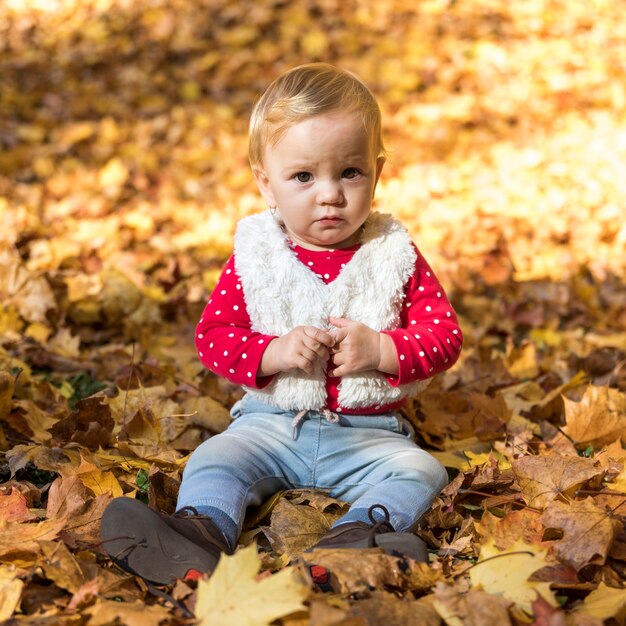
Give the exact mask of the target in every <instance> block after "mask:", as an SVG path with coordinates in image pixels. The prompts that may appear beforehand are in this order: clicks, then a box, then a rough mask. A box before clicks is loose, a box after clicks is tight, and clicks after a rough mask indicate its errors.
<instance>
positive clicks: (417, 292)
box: [384, 250, 463, 386]
mask: <svg viewBox="0 0 626 626" xmlns="http://www.w3.org/2000/svg"><path fill="white" fill-rule="evenodd" d="M384 332H386V333H387V334H388V335H389V336H390V337H391V338H392V340H393V342H394V345H395V346H396V351H397V353H398V367H399V369H398V375H397V376H387V380H388V381H389V383H390V384H391V385H393V386H397V385H404V384H406V383H411V382H413V381H415V380H424V379H426V378H430V377H431V376H434V375H435V374H439V373H440V372H443V371H445V370H447V369H448V368H450V367H452V365H454V363H455V362H456V361H457V359H458V358H459V354H460V353H461V345H462V343H463V335H462V333H461V329H460V328H459V323H458V320H457V317H456V313H455V312H454V309H453V308H452V305H451V304H450V301H449V300H448V297H447V296H446V293H445V291H444V289H443V287H442V286H441V283H440V282H439V281H438V280H437V277H436V276H435V274H434V272H433V271H432V269H431V268H430V266H429V265H428V263H427V262H426V260H425V259H424V258H423V257H422V255H421V254H420V252H419V250H418V251H417V260H416V262H415V273H414V274H413V276H411V278H410V279H409V282H408V284H407V287H406V290H405V300H404V306H403V308H402V311H401V314H400V327H398V328H396V329H395V330H392V331H384Z"/></svg>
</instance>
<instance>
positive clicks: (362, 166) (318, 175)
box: [254, 111, 385, 250]
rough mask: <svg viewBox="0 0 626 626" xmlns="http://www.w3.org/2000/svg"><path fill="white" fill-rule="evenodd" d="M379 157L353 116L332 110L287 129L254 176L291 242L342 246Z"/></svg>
mask: <svg viewBox="0 0 626 626" xmlns="http://www.w3.org/2000/svg"><path fill="white" fill-rule="evenodd" d="M384 161H385V160H384V158H383V157H379V158H378V159H377V158H376V156H375V155H374V154H372V147H371V141H370V138H369V136H368V134H367V132H366V130H365V129H364V128H363V125H362V123H361V121H360V119H359V118H358V116H357V115H355V114H349V113H344V112H342V111H337V112H333V113H328V114H323V115H318V116H315V117H312V118H310V119H307V120H304V121H302V122H299V123H298V124H295V125H294V126H291V127H290V128H289V129H287V131H285V133H284V134H283V135H282V136H281V138H280V139H279V141H278V142H277V143H276V144H275V145H268V146H267V147H266V149H265V157H264V163H263V166H262V167H260V168H256V169H255V170H254V175H255V178H256V180H257V183H258V185H259V189H260V191H261V194H262V195H263V198H264V199H265V201H266V202H267V204H268V205H269V206H271V207H272V206H275V207H277V210H278V212H279V213H280V216H281V217H282V219H283V222H284V224H285V230H286V231H287V234H288V235H289V237H290V239H291V240H292V241H293V242H294V243H295V244H297V245H299V246H302V247H304V248H309V249H311V250H320V249H321V250H324V249H329V248H345V247H347V246H351V245H353V244H355V243H357V242H358V239H359V229H360V227H361V226H362V225H363V222H365V220H366V219H367V216H368V215H369V213H370V210H371V206H372V200H373V197H374V190H375V189H376V183H377V182H378V177H379V176H380V172H381V170H382V167H383V164H384Z"/></svg>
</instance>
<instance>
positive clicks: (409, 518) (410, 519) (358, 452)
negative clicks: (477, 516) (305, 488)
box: [317, 415, 448, 531]
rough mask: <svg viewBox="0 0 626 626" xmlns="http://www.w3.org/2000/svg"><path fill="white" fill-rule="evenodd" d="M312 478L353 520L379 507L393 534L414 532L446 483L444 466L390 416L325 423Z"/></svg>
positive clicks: (396, 419) (409, 431)
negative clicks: (385, 513)
mask: <svg viewBox="0 0 626 626" xmlns="http://www.w3.org/2000/svg"><path fill="white" fill-rule="evenodd" d="M317 478H318V486H319V487H327V488H330V489H331V495H332V496H333V497H336V498H339V499H342V500H345V501H347V502H350V503H352V507H351V509H350V511H351V512H352V513H353V516H352V517H354V513H357V511H358V512H360V513H361V516H362V515H363V513H364V512H365V511H366V510H367V509H368V508H369V507H370V506H372V505H374V504H382V505H384V506H385V507H386V508H387V509H388V510H389V513H390V516H391V524H392V526H393V527H394V528H395V529H396V530H397V531H403V530H410V529H411V528H412V527H414V525H415V524H416V522H417V520H418V519H419V518H420V517H421V516H422V515H423V514H424V513H425V512H426V511H427V510H428V509H429V508H430V506H431V504H432V502H433V500H434V498H435V497H436V495H437V494H438V493H439V492H440V491H441V489H443V487H445V485H446V484H447V482H448V476H447V473H446V471H445V469H444V467H443V466H442V465H441V464H440V463H439V461H437V460H436V459H435V458H434V457H433V456H432V455H430V454H428V452H426V451H425V450H422V449H421V448H420V447H419V446H418V445H417V444H416V443H415V442H414V441H413V440H412V432H411V428H410V426H408V424H406V423H404V422H403V421H402V420H401V419H400V418H398V417H396V416H395V415H362V416H347V415H342V416H341V419H340V423H339V424H330V423H325V424H324V428H323V430H322V437H321V445H320V450H319V455H318V459H317ZM352 517H351V514H350V512H349V513H348V514H347V520H352ZM356 517H357V518H358V517H359V516H358V515H357V516H356ZM341 521H342V520H339V521H338V522H337V523H341Z"/></svg>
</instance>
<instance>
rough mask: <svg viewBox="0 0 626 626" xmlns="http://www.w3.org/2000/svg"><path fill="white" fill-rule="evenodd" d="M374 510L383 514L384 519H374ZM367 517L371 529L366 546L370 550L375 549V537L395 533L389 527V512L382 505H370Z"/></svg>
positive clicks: (392, 528) (391, 527) (390, 526)
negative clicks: (378, 510)
mask: <svg viewBox="0 0 626 626" xmlns="http://www.w3.org/2000/svg"><path fill="white" fill-rule="evenodd" d="M376 509H380V510H381V511H382V512H383V515H384V516H385V519H381V520H377V519H376V518H375V517H374V511H375V510H376ZM367 517H369V519H370V522H372V527H371V528H370V531H369V534H368V537H367V544H368V546H369V547H370V548H374V547H376V539H375V538H376V535H378V534H382V533H393V532H395V529H394V527H393V526H392V525H391V521H390V520H391V515H390V514H389V510H388V509H387V507H386V506H384V505H382V504H372V506H371V507H370V508H369V509H368V511H367Z"/></svg>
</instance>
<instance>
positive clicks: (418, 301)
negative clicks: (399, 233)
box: [196, 244, 463, 414]
mask: <svg viewBox="0 0 626 626" xmlns="http://www.w3.org/2000/svg"><path fill="white" fill-rule="evenodd" d="M359 245H360V244H357V245H355V246H352V247H350V248H344V249H342V250H321V251H318V250H307V249H306V248H301V247H300V246H296V245H293V246H292V250H293V252H294V254H295V255H296V256H297V257H298V259H299V260H300V261H301V262H302V263H303V264H304V265H306V266H307V267H309V268H310V270H311V271H312V272H315V273H316V274H317V275H318V276H319V277H320V278H321V279H322V280H323V281H324V282H325V283H326V284H328V283H330V282H332V281H333V280H335V278H337V276H338V275H339V273H340V272H341V269H342V268H343V266H344V265H345V264H346V263H348V262H349V261H350V259H352V257H353V255H354V253H355V252H356V251H357V250H358V249H359ZM400 320H401V323H400V327H399V328H396V329H395V330H390V331H383V332H385V333H386V334H388V335H389V336H390V337H391V339H392V340H393V342H394V345H395V347H396V350H397V353H398V367H399V369H398V374H397V375H395V376H392V375H387V380H388V382H389V384H391V385H393V386H396V385H403V384H406V383H410V382H414V381H416V380H424V379H426V378H430V377H431V376H434V375H435V374H438V373H439V372H442V371H444V370H446V369H448V368H449V367H451V366H452V365H453V364H454V363H455V362H456V360H457V359H458V357H459V354H460V352H461V344H462V342H463V338H462V334H461V329H460V328H459V324H458V320H457V317H456V314H455V312H454V310H453V309H452V306H451V305H450V302H449V301H448V298H447V296H446V294H445V292H444V290H443V287H442V286H441V284H440V283H439V281H438V280H437V278H436V276H435V274H434V273H433V271H432V269H431V268H430V266H429V265H428V263H427V262H426V261H425V259H424V258H423V257H422V255H421V254H420V253H419V250H418V251H417V260H416V263H415V272H414V273H413V275H412V276H411V278H410V279H409V280H408V282H407V284H406V287H405V299H404V305H403V308H402V311H401V314H400ZM274 338H275V336H273V335H264V334H263V333H258V332H254V331H252V330H251V321H250V317H249V315H248V312H247V310H246V303H245V300H244V296H243V288H242V286H241V283H240V281H239V277H238V275H237V273H236V271H235V257H234V255H233V256H231V257H230V259H228V261H227V263H226V265H225V266H224V269H223V270H222V274H221V275H220V278H219V280H218V282H217V285H216V286H215V289H214V290H213V292H212V293H211V297H210V299H209V301H208V303H207V305H206V307H205V309H204V312H203V313H202V317H201V319H200V322H199V323H198V326H197V328H196V348H197V350H198V355H199V357H200V360H201V361H202V363H203V364H204V365H205V366H206V367H207V368H208V369H210V370H211V371H212V372H215V373H216V374H218V375H219V376H223V377H224V378H227V379H228V380H230V381H232V382H234V383H236V384H240V385H246V386H248V387H251V388H257V389H261V388H263V387H265V386H267V385H268V384H269V383H270V382H271V380H272V378H273V376H258V375H257V372H258V369H259V366H260V364H261V359H262V357H263V353H264V352H265V349H266V348H267V346H268V344H269V343H270V341H272V339H274ZM329 369H330V368H329ZM339 382H340V379H339V378H335V377H332V376H327V377H326V392H327V398H326V408H328V409H330V410H331V411H337V407H338V406H339V404H338V401H337V397H338V395H339V391H338V389H337V385H338V384H339ZM403 404H404V401H400V402H397V403H395V404H387V405H381V406H379V407H377V408H374V407H371V408H368V409H354V410H350V409H346V408H343V407H342V409H341V412H342V413H347V414H349V413H353V414H357V413H358V414H368V413H385V412H388V411H390V410H393V409H397V408H399V407H400V406H402V405H403Z"/></svg>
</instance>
